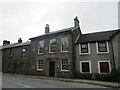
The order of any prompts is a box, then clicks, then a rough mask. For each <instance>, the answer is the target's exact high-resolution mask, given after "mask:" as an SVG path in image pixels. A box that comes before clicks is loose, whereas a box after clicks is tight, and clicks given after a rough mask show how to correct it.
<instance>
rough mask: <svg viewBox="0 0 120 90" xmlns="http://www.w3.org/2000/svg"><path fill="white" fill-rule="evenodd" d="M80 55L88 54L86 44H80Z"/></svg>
mask: <svg viewBox="0 0 120 90" xmlns="http://www.w3.org/2000/svg"><path fill="white" fill-rule="evenodd" d="M81 53H88V43H85V44H81Z"/></svg>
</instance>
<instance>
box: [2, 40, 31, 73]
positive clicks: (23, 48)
mask: <svg viewBox="0 0 120 90" xmlns="http://www.w3.org/2000/svg"><path fill="white" fill-rule="evenodd" d="M29 52H30V42H24V43H22V40H21V39H19V40H18V43H13V44H10V42H9V41H7V40H5V41H4V43H3V46H2V60H3V61H2V72H3V73H13V74H28V68H29V67H28V66H29V65H28V64H29Z"/></svg>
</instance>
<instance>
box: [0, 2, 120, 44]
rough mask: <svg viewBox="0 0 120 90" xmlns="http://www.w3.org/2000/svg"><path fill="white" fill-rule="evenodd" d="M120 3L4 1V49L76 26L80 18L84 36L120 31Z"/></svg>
mask: <svg viewBox="0 0 120 90" xmlns="http://www.w3.org/2000/svg"><path fill="white" fill-rule="evenodd" d="M118 1H119V0H89V2H88V0H1V1H0V45H1V44H2V43H3V40H9V41H10V42H11V43H16V42H17V40H18V38H19V37H21V38H22V39H23V42H25V41H27V40H28V39H29V38H31V37H35V36H38V35H41V34H44V31H45V25H46V24H49V26H50V31H51V32H52V31H56V30H60V29H64V28H69V27H72V26H74V18H75V16H78V19H79V21H80V27H81V31H82V33H91V32H98V31H106V30H114V29H117V28H118Z"/></svg>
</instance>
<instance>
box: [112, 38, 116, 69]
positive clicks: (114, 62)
mask: <svg viewBox="0 0 120 90" xmlns="http://www.w3.org/2000/svg"><path fill="white" fill-rule="evenodd" d="M111 48H112V59H113V69H115V68H116V67H115V57H114V50H113V43H112V40H111Z"/></svg>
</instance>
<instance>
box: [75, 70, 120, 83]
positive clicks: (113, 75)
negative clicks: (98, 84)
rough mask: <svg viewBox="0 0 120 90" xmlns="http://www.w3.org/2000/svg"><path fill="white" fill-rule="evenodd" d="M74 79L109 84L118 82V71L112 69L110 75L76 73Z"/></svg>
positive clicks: (119, 79) (119, 76)
mask: <svg viewBox="0 0 120 90" xmlns="http://www.w3.org/2000/svg"><path fill="white" fill-rule="evenodd" d="M75 78H79V79H87V80H100V81H109V82H120V69H112V71H111V73H110V74H98V73H97V74H96V73H94V74H88V73H76V74H75Z"/></svg>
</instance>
